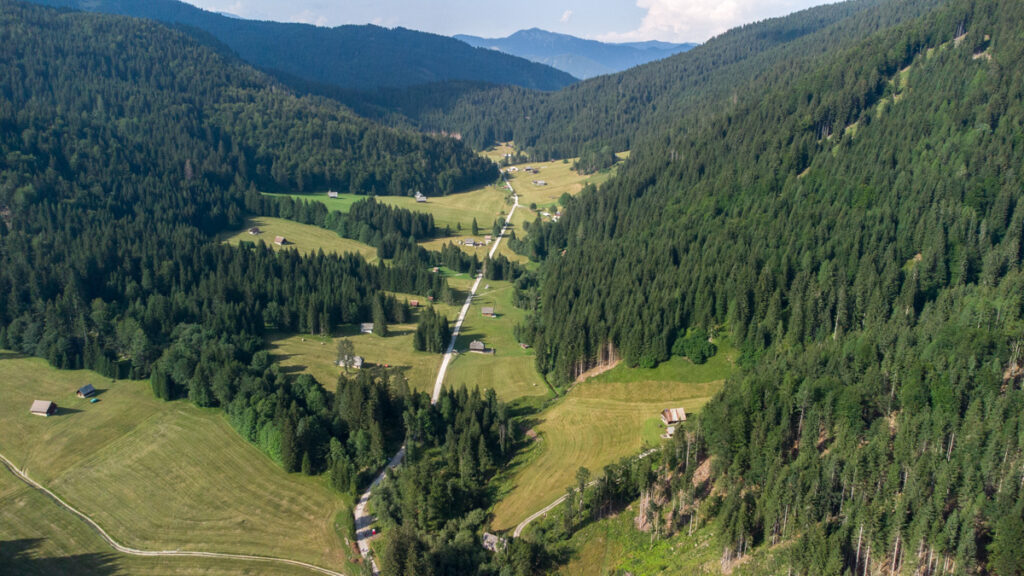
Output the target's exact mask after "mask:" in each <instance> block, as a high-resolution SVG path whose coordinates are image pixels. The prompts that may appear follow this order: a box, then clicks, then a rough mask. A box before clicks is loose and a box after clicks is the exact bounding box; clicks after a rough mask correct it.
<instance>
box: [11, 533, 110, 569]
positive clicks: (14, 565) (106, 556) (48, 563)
mask: <svg viewBox="0 0 1024 576" xmlns="http://www.w3.org/2000/svg"><path fill="white" fill-rule="evenodd" d="M43 542H45V540H44V539H43V538H24V539H21V540H4V541H0V567H2V569H0V571H2V572H3V573H4V574H12V575H13V574H39V575H44V576H48V575H51V574H52V575H54V576H59V575H65V574H75V575H81V576H106V575H108V574H109V575H112V574H118V573H120V572H121V570H120V568H119V567H118V566H117V564H116V562H117V556H116V555H115V554H113V553H109V552H103V553H90V554H75V555H72V556H61V557H57V558H39V557H37V554H39V552H37V550H38V549H39V548H40V547H41V546H42V544H43Z"/></svg>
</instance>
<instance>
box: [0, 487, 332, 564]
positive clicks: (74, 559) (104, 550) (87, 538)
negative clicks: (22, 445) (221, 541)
mask: <svg viewBox="0 0 1024 576" xmlns="http://www.w3.org/2000/svg"><path fill="white" fill-rule="evenodd" d="M0 566H3V572H4V574H35V575H39V576H51V575H52V576H65V575H67V574H76V575H79V576H107V575H112V574H137V575H140V576H150V575H152V576H158V575H160V576H162V575H167V576H192V575H200V574H201V575H204V576H222V575H223V576H235V575H237V576H242V575H254V574H267V575H273V576H278V575H280V576H291V575H308V574H313V572H311V571H309V570H305V569H302V568H298V567H290V566H284V565H278V564H273V563H266V562H245V561H240V560H221V559H213V558H142V557H135V556H128V555H126V554H119V553H116V552H114V551H113V550H112V549H111V548H110V547H109V546H107V544H106V543H105V542H103V540H101V539H100V537H99V536H98V535H96V533H95V532H93V531H92V530H90V529H89V528H88V526H86V524H85V522H83V521H82V520H81V519H79V518H78V517H77V516H74V515H72V514H71V513H70V512H67V511H66V510H64V509H63V508H60V507H59V506H57V505H56V504H55V503H54V502H53V501H52V500H50V499H49V498H47V497H46V496H44V495H42V494H40V493H39V492H37V491H36V490H33V489H31V488H29V487H28V486H26V485H25V484H23V483H22V482H21V481H20V480H18V479H16V478H15V477H14V475H13V474H10V473H9V472H8V471H7V470H6V469H4V470H2V471H0Z"/></svg>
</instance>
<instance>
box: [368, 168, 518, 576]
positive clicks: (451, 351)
mask: <svg viewBox="0 0 1024 576" xmlns="http://www.w3.org/2000/svg"><path fill="white" fill-rule="evenodd" d="M505 186H506V187H507V188H508V191H509V192H511V193H512V200H513V203H512V209H511V210H509V211H508V216H506V217H505V225H504V226H502V227H501V234H499V235H498V237H497V238H496V239H495V240H494V246H491V251H490V252H488V253H487V257H488V258H494V254H495V253H497V251H498V246H499V245H500V244H501V239H502V238H504V237H505V232H507V231H508V227H509V224H511V222H512V215H513V214H515V213H516V208H518V207H519V195H517V194H516V191H515V189H513V188H512V184H510V183H509V182H508V181H507V180H506V181H505ZM482 279H483V274H479V275H477V277H476V280H475V281H474V282H473V287H472V288H470V290H469V295H468V296H466V301H465V302H464V303H463V304H462V310H460V311H459V317H458V319H457V320H456V321H455V328H454V329H453V330H452V339H451V341H450V342H448V349H447V350H445V353H444V358H442V359H441V368H439V369H438V371H437V379H436V380H434V393H433V394H431V396H430V401H431V402H433V403H436V402H437V401H438V400H439V399H440V398H441V390H442V389H443V388H444V377H445V375H446V374H447V373H448V366H449V365H450V364H451V363H452V358H453V357H454V356H455V341H456V340H457V339H458V338H459V333H460V332H461V331H462V322H463V321H464V320H465V319H466V314H468V313H469V308H470V306H472V305H473V297H474V296H476V291H477V289H478V288H479V287H480V280H482ZM404 457H405V446H402V449H401V450H399V451H398V454H395V456H394V458H392V459H391V461H390V462H388V465H387V466H385V467H384V469H383V470H381V472H380V474H378V475H377V477H376V478H374V479H373V482H371V483H370V486H369V487H368V488H367V489H366V492H364V493H363V495H362V496H360V497H359V503H358V504H356V508H355V510H354V516H355V520H356V543H358V544H359V552H360V553H361V554H362V555H363V558H365V559H367V560H369V561H370V565H371V566H373V573H374V575H376V574H380V568H379V567H378V566H377V559H376V558H374V557H373V555H372V554H371V551H370V538H371V537H372V536H373V522H374V520H375V519H374V517H373V516H372V515H371V514H370V513H369V512H368V511H367V509H366V505H367V504H368V503H369V502H370V495H371V493H372V492H373V489H374V488H376V487H377V485H378V484H380V483H381V481H382V480H383V479H384V475H385V474H387V471H388V470H390V469H391V468H395V467H396V466H398V465H399V464H401V463H402V459H403V458H404Z"/></svg>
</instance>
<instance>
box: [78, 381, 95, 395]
mask: <svg viewBox="0 0 1024 576" xmlns="http://www.w3.org/2000/svg"><path fill="white" fill-rule="evenodd" d="M95 393H96V388H94V387H93V385H92V384H86V385H85V386H82V387H81V388H79V389H78V392H76V394H77V395H78V397H79V398H88V397H89V396H92V395H93V394H95Z"/></svg>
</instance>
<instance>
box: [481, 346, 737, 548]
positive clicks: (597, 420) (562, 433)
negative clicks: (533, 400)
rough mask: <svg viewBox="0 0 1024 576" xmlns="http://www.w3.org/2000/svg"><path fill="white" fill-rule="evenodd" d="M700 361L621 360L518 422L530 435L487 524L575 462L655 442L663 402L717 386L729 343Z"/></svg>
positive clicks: (686, 400) (498, 521)
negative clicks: (637, 364) (645, 364)
mask: <svg viewBox="0 0 1024 576" xmlns="http://www.w3.org/2000/svg"><path fill="white" fill-rule="evenodd" d="M720 346H721V349H720V351H719V354H718V355H716V356H715V357H714V358H712V359H710V360H709V361H708V362H707V363H706V364H703V365H694V364H693V363H691V362H690V361H689V360H687V359H685V358H672V359H671V360H669V361H668V362H664V363H662V364H661V365H660V366H658V367H656V368H652V369H642V368H629V367H626V366H624V365H621V364H620V365H619V366H618V367H616V368H614V369H612V370H610V371H608V372H605V373H604V374H601V375H599V376H596V377H594V378H591V379H589V380H586V381H585V382H582V383H579V384H576V385H575V386H573V388H571V389H570V390H569V392H568V393H566V395H565V396H564V397H563V398H561V399H560V400H558V401H557V402H554V403H552V404H551V405H550V406H549V407H548V408H547V409H545V410H543V411H541V412H539V413H537V414H536V415H535V416H531V417H527V418H526V419H525V420H524V422H523V424H524V425H525V426H529V427H531V428H532V429H533V430H534V431H535V432H536V433H537V434H538V439H537V440H536V441H533V442H530V444H529V446H528V447H527V448H525V449H524V450H522V451H521V452H520V453H519V454H518V455H517V456H516V457H515V460H514V461H513V464H512V466H511V468H510V469H509V470H508V471H507V472H506V473H504V474H503V478H502V479H501V480H500V481H499V492H500V495H501V500H500V502H498V504H497V505H495V507H494V519H493V521H492V524H491V525H492V527H493V528H495V529H496V530H508V529H511V528H514V527H515V526H516V524H518V523H519V522H520V521H522V520H523V519H525V518H526V517H527V516H529V515H530V514H532V513H533V512H536V511H537V510H540V509H541V508H543V507H544V506H546V505H547V504H549V503H550V502H551V501H553V500H554V499H556V498H558V497H559V496H561V495H562V494H564V493H565V488H566V487H567V486H569V485H570V484H572V483H573V482H574V478H575V474H576V470H577V469H578V468H579V467H580V466H585V467H587V468H588V469H590V471H591V472H592V473H599V472H600V470H601V469H602V468H603V467H604V466H605V465H607V464H610V463H612V462H614V461H616V460H618V459H620V458H622V457H624V456H629V455H633V454H636V453H638V452H640V451H641V450H643V449H644V448H645V447H648V446H651V445H654V444H656V443H657V442H660V441H661V439H660V434H661V433H662V432H663V429H662V428H663V427H662V425H661V423H660V420H658V418H659V416H660V413H661V411H662V410H663V409H665V408H670V407H673V408H677V407H680V406H681V407H683V408H686V411H687V413H694V412H697V411H699V410H700V408H701V407H702V406H704V404H706V403H707V401H708V400H710V399H711V397H712V396H713V395H714V394H715V393H716V392H717V391H718V390H719V389H720V388H721V386H722V384H723V382H724V379H725V378H726V377H727V376H728V374H729V372H730V371H731V369H732V368H731V367H732V363H733V361H734V359H735V355H736V351H735V350H734V349H732V348H729V347H728V346H727V345H720Z"/></svg>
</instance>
